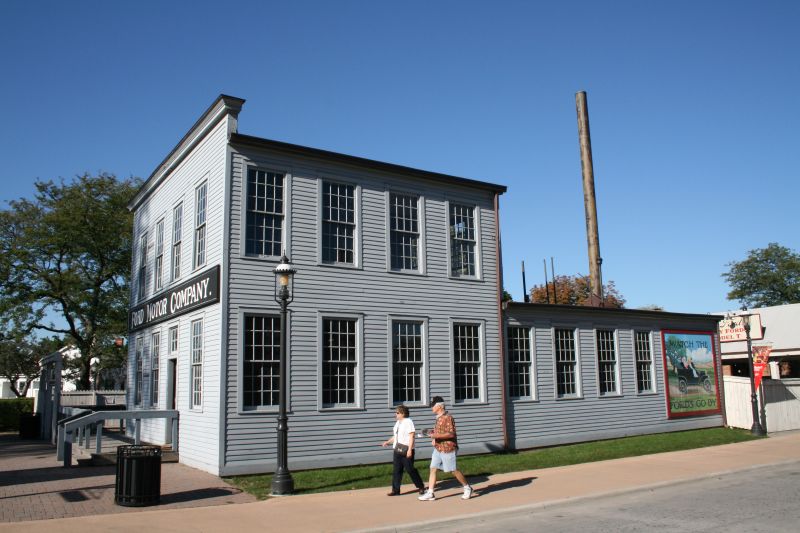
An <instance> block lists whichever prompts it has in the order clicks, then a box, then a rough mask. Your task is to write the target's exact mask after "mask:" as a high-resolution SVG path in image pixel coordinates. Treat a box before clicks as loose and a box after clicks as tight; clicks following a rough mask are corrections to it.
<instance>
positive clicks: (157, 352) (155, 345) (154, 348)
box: [150, 329, 162, 406]
mask: <svg viewBox="0 0 800 533" xmlns="http://www.w3.org/2000/svg"><path fill="white" fill-rule="evenodd" d="M161 362H162V358H161V330H160V329H157V330H155V331H153V332H152V333H151V334H150V405H153V406H157V405H158V404H159V401H158V396H159V395H160V394H161V386H160V385H161V383H160V380H161V372H160V370H161Z"/></svg>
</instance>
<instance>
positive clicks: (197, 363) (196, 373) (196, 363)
mask: <svg viewBox="0 0 800 533" xmlns="http://www.w3.org/2000/svg"><path fill="white" fill-rule="evenodd" d="M191 335H192V338H191V350H192V357H191V359H192V369H191V380H192V383H191V390H192V408H193V409H196V408H199V407H201V406H202V405H203V320H202V319H200V320H194V321H193V322H192V329H191Z"/></svg>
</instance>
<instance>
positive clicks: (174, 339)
mask: <svg viewBox="0 0 800 533" xmlns="http://www.w3.org/2000/svg"><path fill="white" fill-rule="evenodd" d="M167 342H168V343H169V355H170V356H177V355H178V326H172V327H171V328H169V332H168V333H167Z"/></svg>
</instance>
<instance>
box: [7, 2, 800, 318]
mask: <svg viewBox="0 0 800 533" xmlns="http://www.w3.org/2000/svg"><path fill="white" fill-rule="evenodd" d="M798 26H800V2H791V1H785V2H778V1H763V2H737V1H733V2H731V1H724V2H723V1H719V2H711V1H705V2H697V1H693V2H689V1H674V2H660V3H655V2H581V1H578V2H569V3H564V2H523V1H497V2H470V1H439V2H416V1H407V2H376V1H371V2H368V1H363V2H362V1H341V2H333V1H328V2H322V1H320V2H310V1H294V2H235V1H231V2H226V3H221V2H155V1H137V2H127V3H122V2H99V1H97V2H95V1H80V2H78V1H76V2H54V1H51V2H45V1H40V2H31V1H24V2H23V1H20V0H9V1H6V2H2V3H1V4H0V68H1V70H0V73H1V74H2V83H0V96H2V101H3V102H5V105H6V111H5V113H4V119H3V120H2V124H1V125H0V183H1V184H2V187H1V188H0V202H5V201H8V200H11V199H15V198H19V197H21V196H30V195H31V193H32V191H33V182H34V180H35V179H36V178H41V179H53V178H58V177H65V178H70V177H72V176H74V175H76V174H80V173H84V172H91V173H96V172H98V171H107V172H112V173H115V174H117V175H119V176H130V175H135V176H142V177H147V176H148V175H149V174H150V173H151V172H152V170H153V169H154V167H155V166H156V165H157V164H158V163H159V162H160V161H161V159H162V158H163V157H164V156H165V155H166V153H167V152H168V151H169V150H170V149H171V148H172V147H173V146H174V145H175V143H176V142H177V141H178V140H179V139H180V137H181V136H182V135H183V134H184V133H185V131H186V130H187V129H188V128H189V127H190V126H191V125H192V124H193V123H194V121H195V120H196V119H197V117H198V116H199V114H200V113H202V111H204V110H205V109H206V107H207V106H208V105H209V104H210V103H211V102H212V100H213V99H214V98H215V97H216V96H217V95H218V94H220V93H226V94H231V95H235V96H239V97H242V98H245V99H247V103H246V104H245V108H244V110H243V111H242V114H241V116H240V123H239V129H240V131H241V132H242V133H246V134H250V135H257V136H261V137H267V138H271V139H276V140H282V141H286V142H292V143H297V144H302V145H306V146H313V147H317V148H323V149H326V150H333V151H337V152H343V153H347V154H352V155H357V156H362V157H367V158H371V159H378V160H383V161H388V162H392V163H398V164H402V165H408V166H412V167H418V168H423V169H427V170H433V171H438V172H444V173H448V174H455V175H459V176H464V177H469V178H474V179H480V180H485V181H491V182H496V183H502V184H505V185H507V186H508V188H509V191H508V193H507V194H506V195H505V196H503V197H502V199H501V225H502V239H503V262H504V272H505V285H506V287H507V289H508V290H509V291H510V292H511V293H512V294H513V295H514V297H515V299H518V300H519V299H521V298H522V284H521V280H520V261H522V260H525V261H526V267H527V268H526V269H527V271H528V286H529V287H530V286H531V285H533V284H535V283H541V282H542V281H543V277H544V274H543V267H542V259H544V258H547V261H548V264H549V261H550V259H549V258H550V257H551V256H552V257H554V258H555V266H556V271H557V273H559V274H575V273H579V272H580V273H583V274H586V273H588V259H587V254H586V236H585V235H586V234H585V222H584V212H583V193H582V189H581V172H580V158H579V151H578V136H577V126H576V115H575V93H576V92H577V91H580V90H586V91H587V92H588V98H589V111H590V122H591V130H592V145H593V150H594V167H595V179H596V190H597V202H598V211H599V227H600V249H601V252H602V256H603V259H604V263H603V275H604V279H605V280H606V281H608V280H613V281H614V282H615V283H616V285H617V288H618V289H619V291H620V292H621V293H622V294H623V295H624V296H625V297H626V298H627V301H628V307H639V306H644V305H648V304H657V305H661V306H663V307H665V308H666V309H667V310H670V311H685V312H701V313H703V312H710V311H721V310H726V309H732V308H735V307H737V303H736V302H728V301H727V300H726V299H725V294H726V292H727V287H726V285H725V283H724V280H722V278H721V277H720V274H721V273H722V272H724V271H725V270H726V266H725V265H726V263H728V262H729V261H732V260H739V259H742V258H744V257H745V254H746V252H747V250H750V249H753V248H760V247H764V246H766V245H767V244H768V243H769V242H778V243H780V244H782V245H784V246H788V247H790V248H792V249H794V250H800V232H798V227H799V226H800V224H798V222H797V205H798V197H799V196H800V175H799V174H800V170H799V169H800V133H799V132H800V129H798V127H797V124H798V120H800V98H798V95H797V94H796V92H797V88H798V87H799V86H800V59H798V58H800V31H798V29H797V28H798Z"/></svg>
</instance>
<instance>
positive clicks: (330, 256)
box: [322, 181, 356, 265]
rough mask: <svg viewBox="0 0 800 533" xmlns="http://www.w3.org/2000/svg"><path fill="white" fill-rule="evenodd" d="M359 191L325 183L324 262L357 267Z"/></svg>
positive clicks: (323, 209) (323, 202) (323, 191)
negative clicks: (356, 245) (356, 198)
mask: <svg viewBox="0 0 800 533" xmlns="http://www.w3.org/2000/svg"><path fill="white" fill-rule="evenodd" d="M355 191H356V188H355V186H353V185H347V184H343V183H333V182H329V181H325V182H323V183H322V262H323V263H329V264H344V265H354V264H355V239H356V207H355V197H356V192H355Z"/></svg>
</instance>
